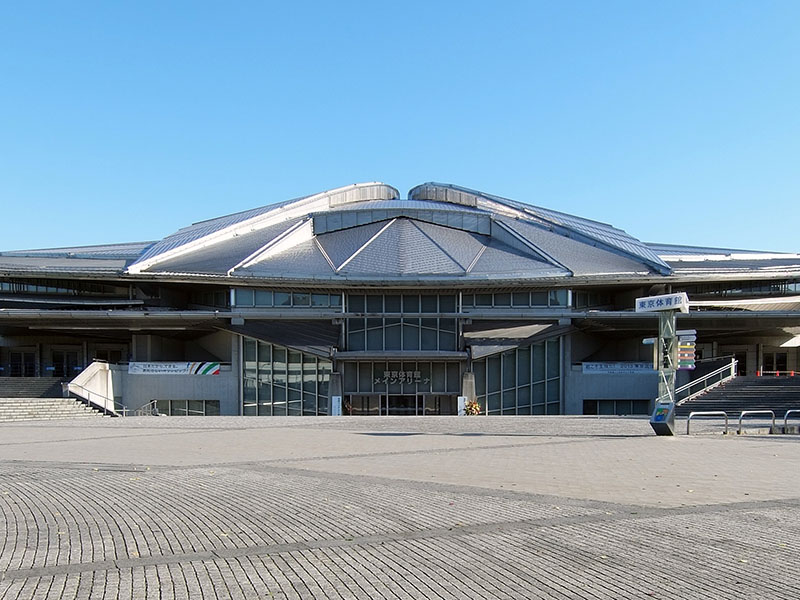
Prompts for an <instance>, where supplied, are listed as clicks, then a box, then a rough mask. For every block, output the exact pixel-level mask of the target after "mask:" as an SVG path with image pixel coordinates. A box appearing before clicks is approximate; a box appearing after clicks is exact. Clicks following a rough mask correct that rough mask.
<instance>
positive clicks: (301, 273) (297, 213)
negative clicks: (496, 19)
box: [127, 182, 670, 285]
mask: <svg viewBox="0 0 800 600" xmlns="http://www.w3.org/2000/svg"><path fill="white" fill-rule="evenodd" d="M399 196H400V194H399V193H398V191H397V190H396V189H395V188H393V187H391V186H388V185H386V184H383V183H377V182H374V183H361V184H355V185H351V186H346V187H342V188H338V189H335V190H331V191H327V192H322V193H320V194H315V195H312V196H307V197H303V198H298V199H295V200H290V201H287V202H282V203H280V204H273V205H269V206H264V207H261V208H256V209H253V210H249V211H245V212H241V213H236V214H233V215H227V216H224V217H219V218H217V219H212V220H209V221H204V222H201V223H196V224H194V225H191V226H189V227H185V228H183V229H181V230H179V231H177V232H175V233H174V234H172V235H170V236H167V237H166V238H164V239H163V240H161V241H159V242H156V243H155V244H153V245H152V246H150V247H149V248H148V249H147V250H146V251H145V252H144V253H143V254H142V255H141V257H139V259H138V260H137V261H136V262H134V263H133V264H132V265H130V266H129V267H128V269H127V272H128V273H129V274H142V275H144V274H153V275H155V274H163V275H179V276H185V277H191V276H198V277H224V278H230V279H237V280H267V281H280V282H319V283H323V282H324V283H326V284H333V282H336V281H340V282H343V283H347V282H348V281H353V282H362V283H364V282H366V283H387V282H392V283H396V284H399V285H404V284H408V285H413V284H416V283H418V284H425V283H433V282H441V283H465V284H469V283H471V282H476V283H478V282H493V283H503V282H507V283H509V284H511V283H520V282H536V281H553V280H563V279H567V278H571V277H593V278H596V277H606V276H607V277H614V278H626V277H632V278H635V277H641V276H646V275H654V274H662V275H666V274H669V273H670V267H669V266H668V265H667V264H666V263H665V262H663V261H662V260H661V259H660V258H659V257H658V256H657V255H656V254H655V253H654V252H653V251H652V250H651V249H650V248H648V247H647V246H646V245H645V244H643V243H642V242H640V241H639V240H637V239H636V238H634V237H632V236H630V235H628V234H627V233H625V232H624V231H622V230H620V229H616V228H614V227H612V226H610V225H607V224H604V223H599V222H596V221H591V220H588V219H583V218H581V217H576V216H573V215H568V214H566V213H561V212H557V211H554V210H550V209H545V208H539V207H536V206H531V205H528V204H524V203H521V202H515V201H512V200H507V199H504V198H500V197H497V196H493V195H490V194H485V193H482V192H477V191H474V190H469V189H466V188H461V187H458V186H454V185H446V184H439V183H426V184H423V185H420V186H417V187H415V188H413V189H412V190H411V191H410V192H409V194H408V199H406V200H403V199H400V198H399Z"/></svg>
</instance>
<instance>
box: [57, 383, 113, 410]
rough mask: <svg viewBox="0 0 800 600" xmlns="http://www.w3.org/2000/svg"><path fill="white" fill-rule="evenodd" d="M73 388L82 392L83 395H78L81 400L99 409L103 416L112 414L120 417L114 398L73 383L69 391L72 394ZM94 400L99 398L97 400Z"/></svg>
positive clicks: (68, 388) (69, 386)
mask: <svg viewBox="0 0 800 600" xmlns="http://www.w3.org/2000/svg"><path fill="white" fill-rule="evenodd" d="M72 388H78V389H79V390H80V391H81V394H77V395H78V396H79V397H80V398H81V399H83V400H85V401H86V402H87V403H88V404H92V405H94V406H95V407H97V408H98V409H100V410H102V411H103V414H106V415H107V414H112V415H114V416H118V413H117V410H116V406H115V403H114V399H113V398H108V397H106V396H104V395H103V394H98V393H97V392H93V391H92V390H90V389H89V388H87V387H85V386H83V385H81V384H80V383H72V382H70V383H69V385H68V387H67V390H68V391H69V392H72V391H73V390H72ZM94 398H97V400H95V399H94ZM109 403H110V404H111V408H109V407H108V406H109Z"/></svg>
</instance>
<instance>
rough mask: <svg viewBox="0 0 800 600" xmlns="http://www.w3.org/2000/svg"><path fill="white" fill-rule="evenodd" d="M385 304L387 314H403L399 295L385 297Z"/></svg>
mask: <svg viewBox="0 0 800 600" xmlns="http://www.w3.org/2000/svg"><path fill="white" fill-rule="evenodd" d="M383 302H384V304H385V310H386V312H387V313H399V312H402V307H401V302H400V296H399V295H397V294H391V295H387V296H385V297H384V299H383Z"/></svg>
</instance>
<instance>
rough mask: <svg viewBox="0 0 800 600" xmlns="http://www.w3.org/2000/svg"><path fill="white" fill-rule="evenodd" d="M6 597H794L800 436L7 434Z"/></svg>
mask: <svg viewBox="0 0 800 600" xmlns="http://www.w3.org/2000/svg"><path fill="white" fill-rule="evenodd" d="M0 460H1V462H0V573H1V574H2V575H0V598H3V599H5V598H8V599H11V598H14V599H33V598H75V599H84V598H98V599H99V598H126V599H131V600H133V599H140V598H141V599H144V598H160V599H171V598H185V599H196V598H243V599H252V598H396V599H402V598H448V599H456V598H514V599H518V598H558V599H563V598H595V599H599V598H715V599H722V598H737V599H738V598H765V599H766V598H770V599H774V598H787V599H788V598H791V599H792V600H794V599H796V598H797V597H798V596H800V438H798V437H796V436H740V437H735V436H722V435H718V434H711V433H708V434H701V435H696V436H678V437H676V438H671V439H669V438H656V437H655V436H653V435H651V434H650V432H649V426H648V425H647V422H646V420H642V419H589V418H570V417H560V418H552V417H550V418H541V417H539V418H537V417H498V418H494V419H493V418H488V419H487V418H483V417H480V418H478V417H476V418H460V419H459V418H426V417H418V418H402V417H393V418H371V417H364V418H302V419H291V418H274V419H272V418H225V417H220V418H199V417H195V418H192V417H188V418H174V417H173V418H127V419H114V420H101V421H97V422H95V421H91V422H86V421H82V422H79V421H75V422H64V423H59V424H57V425H54V424H52V423H46V422H38V423H25V424H8V425H0Z"/></svg>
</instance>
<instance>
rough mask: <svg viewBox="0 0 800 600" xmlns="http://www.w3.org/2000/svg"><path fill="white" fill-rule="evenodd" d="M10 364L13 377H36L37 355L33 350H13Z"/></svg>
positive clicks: (10, 354) (10, 355)
mask: <svg viewBox="0 0 800 600" xmlns="http://www.w3.org/2000/svg"><path fill="white" fill-rule="evenodd" d="M9 362H10V364H9V367H10V373H9V375H11V377H36V353H35V352H34V351H33V350H30V351H28V350H12V351H11V352H10V353H9Z"/></svg>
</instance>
